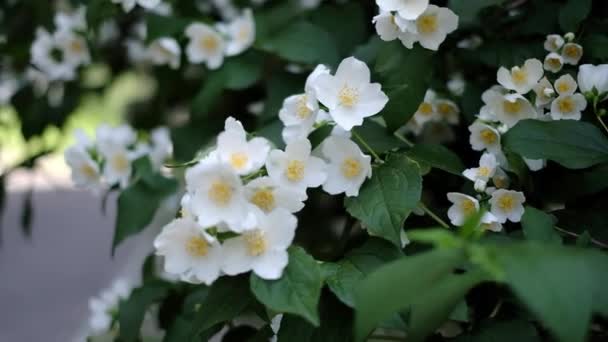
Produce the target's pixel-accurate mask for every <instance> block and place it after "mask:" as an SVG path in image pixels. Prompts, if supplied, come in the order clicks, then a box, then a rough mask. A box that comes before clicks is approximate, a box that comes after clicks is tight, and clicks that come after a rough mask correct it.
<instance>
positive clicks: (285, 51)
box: [262, 21, 339, 65]
mask: <svg viewBox="0 0 608 342" xmlns="http://www.w3.org/2000/svg"><path fill="white" fill-rule="evenodd" d="M262 49H264V50H265V51H268V52H272V53H276V54H277V55H279V56H281V57H283V58H285V59H287V60H288V61H291V62H299V63H308V64H318V63H322V64H328V65H336V64H337V62H338V60H339V56H338V50H337V47H336V43H335V42H334V40H333V39H332V37H331V35H330V34H329V33H327V31H325V30H324V29H322V28H320V27H319V26H316V25H314V24H311V23H309V22H306V21H297V22H295V23H293V24H291V25H289V26H288V27H286V28H285V29H284V30H282V31H280V32H278V33H277V34H276V35H274V36H272V37H271V38H269V39H268V40H266V41H265V42H264V43H263V45H262Z"/></svg>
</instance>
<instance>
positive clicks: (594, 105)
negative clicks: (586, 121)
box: [593, 96, 608, 133]
mask: <svg viewBox="0 0 608 342" xmlns="http://www.w3.org/2000/svg"><path fill="white" fill-rule="evenodd" d="M598 100H599V99H598V97H597V96H596V97H595V98H594V99H593V113H594V114H595V118H596V119H597V121H599V123H600V125H602V127H604V130H605V131H606V133H608V126H606V124H605V123H604V120H602V118H601V117H600V115H599V114H598V112H597V102H598Z"/></svg>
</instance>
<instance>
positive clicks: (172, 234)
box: [154, 218, 223, 285]
mask: <svg viewBox="0 0 608 342" xmlns="http://www.w3.org/2000/svg"><path fill="white" fill-rule="evenodd" d="M154 248H155V249H156V255H160V256H163V257H164V261H165V263H164V269H165V272H167V273H169V274H171V275H177V276H179V277H180V279H181V280H183V281H186V282H190V283H195V284H198V283H205V284H207V285H210V284H211V283H213V281H215V280H216V279H217V278H218V277H219V276H220V274H221V263H222V260H223V253H222V246H221V245H220V244H219V243H218V242H217V241H216V240H215V239H214V238H212V237H211V236H209V235H208V234H207V233H205V232H204V231H203V229H202V228H201V227H200V226H199V225H198V224H197V223H196V222H195V221H194V220H192V219H190V218H178V219H175V220H173V221H172V222H170V223H169V224H167V225H166V226H165V227H164V228H163V230H162V231H161V232H160V234H159V235H158V236H157V237H156V239H155V240H154Z"/></svg>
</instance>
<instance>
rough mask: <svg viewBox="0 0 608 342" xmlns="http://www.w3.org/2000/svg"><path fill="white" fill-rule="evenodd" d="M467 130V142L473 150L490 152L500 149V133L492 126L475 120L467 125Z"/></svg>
mask: <svg viewBox="0 0 608 342" xmlns="http://www.w3.org/2000/svg"><path fill="white" fill-rule="evenodd" d="M469 132H471V136H470V137H469V142H470V143H471V148H473V150H475V151H483V150H488V151H491V152H495V151H499V150H500V133H499V132H498V130H496V129H495V128H494V127H492V126H490V125H486V124H484V123H483V122H480V121H475V122H474V123H473V124H472V125H471V126H469Z"/></svg>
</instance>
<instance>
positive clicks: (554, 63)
mask: <svg viewBox="0 0 608 342" xmlns="http://www.w3.org/2000/svg"><path fill="white" fill-rule="evenodd" d="M547 64H549V66H550V67H552V68H554V69H558V68H559V67H561V66H562V62H561V61H560V60H559V58H555V57H550V58H547Z"/></svg>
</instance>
